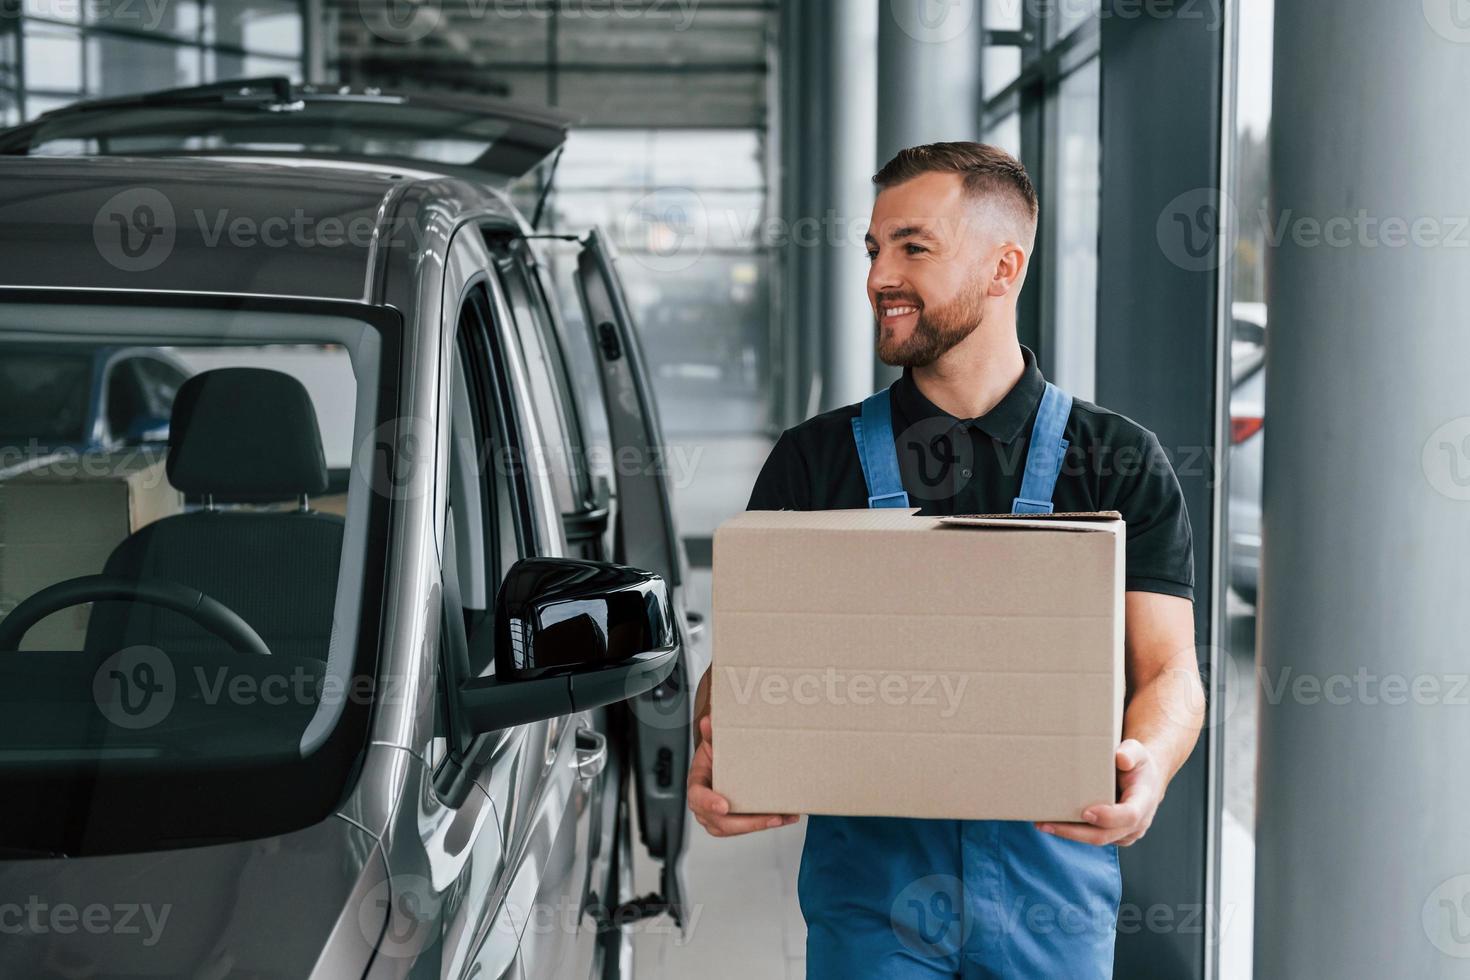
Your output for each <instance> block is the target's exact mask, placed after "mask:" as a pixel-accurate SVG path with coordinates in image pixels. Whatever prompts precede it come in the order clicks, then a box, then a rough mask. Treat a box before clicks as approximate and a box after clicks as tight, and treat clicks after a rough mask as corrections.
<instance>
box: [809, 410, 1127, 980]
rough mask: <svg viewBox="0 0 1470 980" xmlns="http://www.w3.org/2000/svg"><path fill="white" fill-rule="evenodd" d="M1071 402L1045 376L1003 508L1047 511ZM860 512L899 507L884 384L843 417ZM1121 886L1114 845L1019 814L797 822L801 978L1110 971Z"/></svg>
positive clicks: (1076, 978)
mask: <svg viewBox="0 0 1470 980" xmlns="http://www.w3.org/2000/svg"><path fill="white" fill-rule="evenodd" d="M1071 409H1072V397H1071V396H1070V395H1068V394H1066V393H1064V392H1062V391H1060V390H1059V389H1057V388H1056V387H1054V386H1053V385H1051V384H1047V386H1046V392H1045V394H1044V395H1043V396H1042V399H1041V407H1040V409H1039V410H1038V413H1037V417H1036V423H1035V425H1034V426H1033V428H1032V430H1031V447H1030V451H1029V454H1028V456H1027V458H1026V471H1025V475H1024V477H1023V479H1022V482H1021V493H1020V495H1019V496H1018V497H1016V499H1015V501H1014V503H1013V504H1012V507H1011V510H1012V512H1013V513H1018V514H1021V513H1027V514H1038V513H1042V514H1045V513H1051V510H1052V503H1051V499H1052V491H1053V488H1054V487H1055V486H1056V481H1057V476H1058V474H1059V473H1060V472H1061V465H1062V457H1063V455H1064V454H1065V452H1066V448H1067V443H1066V441H1065V440H1064V439H1063V438H1062V434H1063V431H1064V429H1065V427H1066V422H1067V416H1068V414H1069V413H1070V412H1071ZM852 431H853V437H854V439H856V441H857V447H858V457H859V458H860V459H861V461H862V467H863V476H864V478H865V479H866V480H867V484H868V506H869V507H908V506H910V505H909V501H908V494H907V493H905V492H904V489H903V483H902V481H901V479H900V476H899V467H898V453H897V450H896V449H895V447H894V441H893V421H892V413H891V406H890V401H889V393H888V391H887V390H884V391H880V392H878V393H877V394H875V395H871V396H869V397H868V398H867V399H866V400H865V401H864V402H863V406H862V415H861V417H859V418H854V419H853V420H852ZM1122 888H1123V881H1122V877H1121V875H1120V874H1119V872H1118V849H1117V847H1116V845H1108V846H1106V847H1097V846H1094V845H1091V844H1082V843H1078V842H1077V841H1070V840H1064V839H1062V838H1060V837H1055V836H1053V835H1051V834H1044V833H1042V832H1041V831H1039V830H1037V829H1036V828H1035V827H1034V826H1032V824H1030V823H1029V822H1026V821H1016V820H917V819H908V818H897V817H834V816H822V815H814V816H812V817H810V818H808V822H807V831H806V846H805V848H804V849H803V850H802V854H801V872H800V876H799V879H798V887H797V893H798V897H799V898H800V901H801V911H802V915H803V916H804V917H805V919H806V923H807V976H808V977H809V978H813V980H853V978H865V977H875V978H876V977H883V978H909V977H924V978H930V977H955V976H962V977H967V978H968V977H976V978H978V977H986V978H991V977H996V978H999V977H1005V978H1019V980H1052V978H1056V980H1091V978H1095V977H1111V976H1112V971H1113V936H1114V931H1115V927H1116V922H1117V914H1118V903H1119V901H1120V899H1121V897H1122Z"/></svg>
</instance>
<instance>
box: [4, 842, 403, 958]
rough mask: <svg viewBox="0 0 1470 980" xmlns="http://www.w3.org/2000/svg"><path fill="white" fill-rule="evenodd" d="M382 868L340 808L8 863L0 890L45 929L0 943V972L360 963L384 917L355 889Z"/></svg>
mask: <svg viewBox="0 0 1470 980" xmlns="http://www.w3.org/2000/svg"><path fill="white" fill-rule="evenodd" d="M384 880H385V877H384V865H383V861H382V856H381V854H379V853H378V851H377V842H376V841H375V840H374V839H373V837H372V835H371V834H369V833H367V832H366V831H365V830H363V829H362V828H361V827H358V826H356V825H355V824H353V823H352V822H351V821H348V820H345V819H343V818H341V817H332V818H329V819H328V820H325V821H322V822H321V823H318V824H314V825H312V826H310V827H305V828H303V829H302V830H299V831H296V832H294V833H290V834H284V835H282V836H279V837H269V838H264V839H260V840H251V841H241V842H238V843H232V844H223V845H217V846H211V847H195V848H187V849H182V850H173V851H164V852H153V853H142V854H117V855H107V856H99V857H89V858H84V859H76V858H60V859H38V860H29V861H6V862H3V863H0V895H4V896H5V901H6V902H7V904H9V903H15V904H16V905H18V906H21V908H19V909H15V910H13V911H12V914H24V915H26V916H34V917H35V918H34V919H33V920H32V921H33V922H38V923H40V924H41V928H40V929H38V930H36V934H35V935H33V936H30V937H28V938H26V939H24V940H22V941H16V940H15V939H11V940H9V941H7V942H4V943H0V974H3V975H4V976H7V977H43V976H63V975H64V976H88V975H100V974H103V973H105V974H107V975H114V976H142V975H148V976H159V977H164V976H167V977H206V976H225V975H236V974H239V975H249V976H298V977H301V976H309V975H312V974H313V971H314V970H318V967H323V969H322V970H320V971H319V973H318V975H321V976H350V975H358V974H360V973H361V972H362V971H363V970H364V969H366V967H367V964H368V961H369V959H370V957H371V955H372V947H373V943H374V941H375V940H376V935H374V934H372V933H375V932H376V929H377V927H378V925H379V924H380V921H379V918H377V915H378V913H377V912H375V911H374V909H373V908H371V907H368V906H363V904H362V900H363V898H364V896H366V895H367V894H369V893H370V892H371V891H372V890H373V889H374V888H379V887H380V886H381V885H382V883H383V882H384ZM286 897H289V900H283V899H285V898H286ZM33 909H34V911H32V910H33ZM359 913H361V915H359ZM103 922H106V923H107V927H106V928H103V927H101V925H100V923H103ZM89 923H90V924H89ZM8 925H9V926H10V928H9V929H7V930H6V931H7V932H10V933H13V932H14V931H16V927H17V926H19V925H20V923H19V922H18V921H13V922H10V923H8ZM365 931H366V932H367V933H369V935H365V934H364V932H365ZM327 967H329V968H330V971H331V972H328V970H327V969H326V968H327Z"/></svg>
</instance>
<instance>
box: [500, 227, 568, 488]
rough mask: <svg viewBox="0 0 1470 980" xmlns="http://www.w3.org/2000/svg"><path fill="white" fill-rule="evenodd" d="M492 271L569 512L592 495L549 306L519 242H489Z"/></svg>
mask: <svg viewBox="0 0 1470 980" xmlns="http://www.w3.org/2000/svg"><path fill="white" fill-rule="evenodd" d="M491 244H492V246H493V247H494V250H495V262H496V271H497V272H498V273H499V277H500V283H501V286H502V287H503V288H504V290H505V296H506V300H507V301H508V302H509V304H510V307H511V309H512V310H513V311H514V314H515V318H516V327H517V329H516V337H517V339H518V340H519V342H520V353H521V355H522V357H523V359H524V361H525V365H526V377H527V380H528V381H529V383H530V395H531V401H532V404H533V405H534V407H535V411H536V422H537V429H538V430H539V432H540V434H541V442H542V444H543V445H544V446H545V447H546V451H547V457H548V458H547V460H546V466H547V471H548V474H549V475H550V477H551V487H552V493H553V494H554V495H555V497H556V506H557V509H558V510H559V511H560V512H561V513H563V514H570V513H573V512H575V511H577V510H580V509H581V508H582V507H584V506H586V504H587V503H588V502H590V501H591V499H592V487H591V483H590V481H589V480H588V478H587V475H586V453H585V451H584V449H583V447H582V444H581V426H580V422H579V419H578V412H577V406H576V403H575V401H574V398H573V395H572V392H571V384H570V381H569V380H568V378H567V369H566V364H565V362H564V360H563V357H562V352H561V349H560V346H559V341H558V338H557V337H556V332H555V326H554V325H553V323H552V319H551V312H550V310H549V309H548V308H547V306H546V298H545V296H544V295H543V294H542V292H541V290H540V284H539V283H538V282H536V280H535V278H534V275H533V272H532V269H531V268H530V267H529V266H528V265H527V263H528V262H529V261H530V257H529V255H528V253H527V252H526V250H525V248H524V243H521V242H513V243H505V242H499V243H496V242H494V241H492V242H491Z"/></svg>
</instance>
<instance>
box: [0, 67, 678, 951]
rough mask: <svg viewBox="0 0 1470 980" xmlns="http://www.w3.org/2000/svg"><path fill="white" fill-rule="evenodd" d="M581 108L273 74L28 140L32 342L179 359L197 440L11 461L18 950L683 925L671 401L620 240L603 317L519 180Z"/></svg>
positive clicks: (16, 276) (264, 944) (420, 945)
mask: <svg viewBox="0 0 1470 980" xmlns="http://www.w3.org/2000/svg"><path fill="white" fill-rule="evenodd" d="M565 131H566V120H564V119H559V118H557V117H554V116H551V115H548V114H542V113H537V112H531V111H526V110H520V109H513V108H510V107H506V106H501V105H496V104H492V103H487V102H478V101H474V100H466V99H456V98H447V97H445V98H439V97H435V98H405V97H396V96H387V95H381V94H377V93H368V94H363V93H348V92H339V91H333V92H330V93H318V92H315V91H312V90H309V89H299V88H294V87H292V86H291V85H290V84H289V83H288V82H286V81H284V80H282V79H268V80H263V81H260V82H249V83H233V84H232V85H229V86H209V87H204V88H201V89H193V90H183V91H174V92H167V93H161V94H155V95H150V96H140V97H136V98H129V99H121V100H112V101H109V102H102V103H94V104H89V105H82V106H77V107H71V108H69V109H64V110H58V111H57V112H55V113H51V114H48V115H46V116H42V117H40V118H39V119H37V120H36V121H34V122H32V123H29V124H27V125H25V126H22V127H19V128H17V129H14V130H10V131H6V132H4V133H0V361H3V360H4V359H5V358H6V357H7V356H9V355H10V352H14V351H19V350H22V349H25V347H26V345H34V344H37V343H42V342H44V343H45V344H47V345H52V346H55V347H59V348H63V349H66V350H70V351H76V352H78V353H93V352H95V351H98V350H103V349H114V348H118V347H120V346H125V345H126V346H132V347H146V348H149V349H156V350H159V351H163V352H166V356H167V357H169V358H170V359H171V362H176V363H179V364H181V365H185V366H187V369H188V371H189V372H190V373H189V376H188V378H187V380H183V381H182V383H181V384H179V385H178V388H177V392H176V393H171V395H172V397H171V403H170V404H169V405H168V407H167V408H168V425H167V442H166V444H144V445H139V446H132V447H111V448H108V449H106V450H105V451H104V450H99V451H95V452H93V451H88V452H79V453H76V454H74V455H73V456H70V457H67V458H63V459H61V460H47V461H45V462H44V464H43V465H37V466H29V467H26V466H22V467H20V469H22V470H24V473H23V475H21V476H17V477H15V478H14V479H7V480H5V481H4V482H0V615H3V618H0V701H3V702H4V704H3V706H0V730H3V735H0V793H3V796H4V805H3V807H0V976H5V977H42V976H56V977H77V976H129V977H130V976H138V977H142V976H149V977H162V976H177V977H191V978H200V977H220V978H223V977H281V978H300V977H308V976H309V977H329V978H341V977H409V976H411V977H446V978H447V977H456V978H468V977H482V978H495V977H513V978H517V980H531V978H551V977H557V978H561V977H589V976H599V977H616V976H623V975H627V974H628V973H629V971H630V970H631V939H630V932H631V931H632V930H633V929H635V928H640V927H641V928H651V927H653V926H655V925H657V924H658V923H667V929H669V930H671V931H672V930H676V929H678V928H679V927H680V926H681V925H682V923H683V922H684V920H685V902H686V899H685V896H684V891H683V887H682V883H681V877H680V860H681V855H682V853H683V850H684V838H685V812H686V811H685V805H684V798H683V789H684V778H683V772H684V770H685V768H686V767H687V764H688V756H689V751H690V733H689V718H690V704H689V696H688V692H689V687H688V679H689V678H690V677H691V676H695V677H697V676H699V672H700V671H702V670H703V663H702V662H701V659H702V656H703V655H702V654H701V653H700V652H699V650H698V648H697V646H696V643H697V642H700V641H698V640H697V630H696V629H694V628H693V627H691V625H690V623H689V622H688V620H687V618H686V615H685V612H684V599H683V580H684V576H685V568H684V558H683V554H682V551H681V548H680V543H679V539H678V537H677V535H676V532H675V527H674V521H673V516H672V514H673V511H672V506H671V499H670V492H671V491H670V486H669V480H668V478H667V475H666V473H665V472H664V468H663V466H662V465H661V449H662V447H661V437H660V428H659V421H658V417H657V412H656V408H655V405H654V401H653V398H652V395H651V392H650V388H649V384H648V379H647V377H646V375H645V372H644V369H643V360H642V354H641V351H640V349H639V345H638V339H637V334H636V332H635V329H634V325H633V323H632V322H631V319H630V316H629V311H628V305H627V303H626V302H625V301H624V298H623V293H622V289H621V286H620V285H619V282H618V278H617V274H616V271H615V263H614V260H613V258H612V257H611V256H610V255H609V254H608V252H607V251H606V249H605V248H604V246H603V244H602V239H601V237H600V236H599V235H598V234H597V232H596V231H595V230H592V231H589V232H588V233H586V234H584V235H581V236H577V238H576V239H575V240H574V241H573V242H571V243H570V246H571V247H572V248H574V249H575V252H576V258H575V264H574V267H572V268H569V269H568V270H567V275H568V276H569V278H571V279H573V280H574V286H575V288H576V290H577V292H578V295H579V296H580V298H581V302H582V304H583V306H584V310H583V313H584V315H585V322H586V323H587V324H589V325H590V330H588V331H579V332H578V334H577V335H575V336H573V335H570V334H569V333H568V332H567V330H566V327H565V324H564V322H563V320H562V317H561V316H560V314H559V312H558V310H557V308H556V306H555V303H554V301H553V297H554V295H555V291H554V289H553V288H552V286H553V283H552V282H551V281H550V271H551V270H550V268H549V266H548V263H547V259H546V255H547V253H545V252H544V251H543V249H545V248H548V247H550V246H551V245H553V244H560V245H562V246H566V245H568V243H566V242H561V243H552V242H548V241H545V240H543V239H541V238H539V237H538V236H537V235H536V233H535V232H534V230H533V227H532V224H531V223H530V222H528V220H527V219H526V218H525V217H524V216H523V214H522V212H521V211H520V210H518V209H517V207H516V206H514V205H513V204H512V203H511V199H510V197H509V196H508V194H507V190H506V189H507V188H508V187H509V186H510V184H511V183H512V182H513V181H515V180H517V179H520V178H524V177H525V176H526V175H528V174H530V175H532V176H533V177H534V176H535V170H536V168H538V167H540V166H542V162H543V161H545V160H547V159H548V157H550V156H551V155H552V154H554V153H555V151H556V149H557V147H558V146H559V145H560V144H561V142H562V140H563V139H564V137H565ZM3 421H5V420H0V422H3ZM160 421H161V420H160ZM0 431H9V429H7V428H6V427H5V426H4V425H3V424H0ZM0 451H3V452H4V453H6V454H7V455H11V456H14V455H15V454H17V453H19V454H23V453H24V448H23V447H16V446H10V447H0ZM10 462H15V461H14V460H11V461H10ZM5 463H6V461H5V460H0V469H3V468H4V466H5ZM635 814H636V824H635ZM635 846H641V847H642V848H644V849H645V850H646V851H647V852H648V854H649V855H650V856H651V857H652V859H653V861H654V865H653V866H654V867H657V868H659V869H660V873H659V875H658V880H657V881H656V882H649V883H646V884H645V892H646V893H645V894H643V895H641V896H640V895H639V894H638V893H636V892H635V891H634V888H633V881H632V872H633V853H634V848H635ZM640 922H641V923H642V925H641V926H640V925H639V923H640Z"/></svg>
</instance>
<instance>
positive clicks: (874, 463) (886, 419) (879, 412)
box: [852, 388, 909, 507]
mask: <svg viewBox="0 0 1470 980" xmlns="http://www.w3.org/2000/svg"><path fill="white" fill-rule="evenodd" d="M852 438H853V441H854V442H856V443H857V454H858V462H860V463H862V466H863V479H864V480H866V481H867V483H868V506H869V507H907V506H909V495H908V494H907V493H905V492H904V489H903V479H902V477H900V476H899V473H898V449H897V448H896V447H895V446H894V443H893V405H892V402H891V401H890V400H889V397H888V389H887V388H884V389H883V390H882V391H879V392H874V393H873V394H871V395H869V396H868V397H867V398H864V399H863V413H862V415H855V416H853V419H852Z"/></svg>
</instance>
